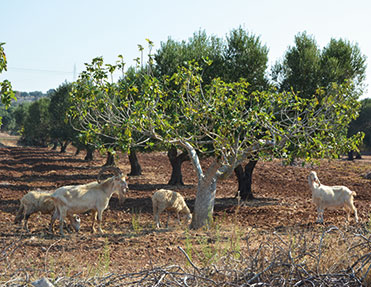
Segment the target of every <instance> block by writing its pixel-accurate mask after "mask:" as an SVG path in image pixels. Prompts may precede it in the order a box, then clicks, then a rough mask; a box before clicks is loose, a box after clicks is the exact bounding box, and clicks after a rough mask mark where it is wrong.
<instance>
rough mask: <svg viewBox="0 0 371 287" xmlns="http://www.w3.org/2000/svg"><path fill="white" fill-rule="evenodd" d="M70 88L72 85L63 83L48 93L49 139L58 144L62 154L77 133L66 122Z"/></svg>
mask: <svg viewBox="0 0 371 287" xmlns="http://www.w3.org/2000/svg"><path fill="white" fill-rule="evenodd" d="M71 88H72V84H70V83H63V84H62V85H60V86H59V87H58V88H57V89H56V90H54V91H53V92H51V93H50V104H49V114H50V138H51V141H57V142H58V143H59V144H60V146H61V152H62V153H63V152H65V151H66V148H67V145H68V144H69V143H71V142H72V141H73V140H74V139H75V138H76V137H77V132H76V131H75V130H74V129H73V128H72V126H71V124H70V122H69V121H68V120H67V111H68V110H69V107H70V102H69V94H70V92H71Z"/></svg>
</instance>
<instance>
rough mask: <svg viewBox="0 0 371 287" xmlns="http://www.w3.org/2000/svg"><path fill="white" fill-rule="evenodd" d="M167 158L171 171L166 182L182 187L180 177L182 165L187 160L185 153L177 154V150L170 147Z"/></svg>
mask: <svg viewBox="0 0 371 287" xmlns="http://www.w3.org/2000/svg"><path fill="white" fill-rule="evenodd" d="M167 156H168V158H169V161H170V164H171V167H172V171H171V177H170V180H169V182H168V184H169V185H184V183H183V176H182V164H183V162H185V161H186V160H189V156H188V153H187V152H182V153H181V154H178V150H177V148H176V147H175V146H172V147H171V148H170V149H169V150H168V152H167Z"/></svg>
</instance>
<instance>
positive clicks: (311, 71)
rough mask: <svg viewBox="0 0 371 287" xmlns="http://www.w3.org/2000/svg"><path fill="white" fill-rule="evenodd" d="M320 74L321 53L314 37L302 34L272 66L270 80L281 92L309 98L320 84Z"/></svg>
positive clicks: (297, 36)
mask: <svg viewBox="0 0 371 287" xmlns="http://www.w3.org/2000/svg"><path fill="white" fill-rule="evenodd" d="M320 73H321V51H320V50H319V48H318V46H317V42H316V40H315V39H314V37H312V36H310V35H308V34H307V33H306V32H303V33H299V34H298V35H296V36H295V45H294V46H292V47H289V48H288V50H287V51H286V53H285V55H284V57H283V60H281V61H277V63H276V64H275V65H274V66H273V68H272V79H273V81H274V82H275V84H276V85H277V86H278V88H279V90H280V91H281V92H282V91H291V89H293V90H294V91H295V92H299V93H300V94H299V95H300V96H301V97H304V98H311V97H312V96H313V95H314V94H315V92H316V90H317V88H319V87H320V86H321V84H322V82H321V74H320Z"/></svg>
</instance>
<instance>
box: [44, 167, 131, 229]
mask: <svg viewBox="0 0 371 287" xmlns="http://www.w3.org/2000/svg"><path fill="white" fill-rule="evenodd" d="M107 170H111V171H114V172H115V173H116V175H115V176H113V177H110V178H108V179H106V180H104V181H102V182H101V181H100V177H101V175H102V174H103V172H104V171H107ZM127 190H128V185H127V183H126V181H125V177H124V176H123V174H122V173H121V171H120V170H119V169H118V168H116V167H106V168H103V169H102V170H101V171H100V172H99V174H98V180H97V182H96V181H95V182H91V183H88V184H82V185H69V186H63V187H60V188H58V189H57V190H56V191H55V192H54V193H53V194H52V195H51V197H50V198H51V199H53V200H54V204H55V207H56V213H58V214H59V222H60V233H61V235H62V236H63V235H64V233H63V228H62V224H61V222H63V220H64V218H65V217H66V216H71V215H73V214H78V213H84V212H86V211H92V220H93V223H92V232H93V233H94V232H95V231H96V230H95V228H94V224H95V221H96V219H97V216H98V230H99V232H100V233H103V230H102V228H101V224H102V213H103V211H104V210H105V209H106V208H107V206H108V203H109V200H110V199H111V196H112V194H113V193H117V194H118V195H119V198H120V201H121V199H123V198H124V197H125V192H126V191H127ZM54 221H55V217H54V216H53V218H52V221H51V222H50V224H51V226H53V224H54Z"/></svg>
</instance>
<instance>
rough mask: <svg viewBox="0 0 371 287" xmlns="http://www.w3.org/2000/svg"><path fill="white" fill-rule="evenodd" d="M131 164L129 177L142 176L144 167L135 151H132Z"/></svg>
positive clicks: (130, 154) (130, 155)
mask: <svg viewBox="0 0 371 287" xmlns="http://www.w3.org/2000/svg"><path fill="white" fill-rule="evenodd" d="M129 162H130V167H131V170H130V173H129V175H130V176H134V175H141V174H142V167H141V166H140V164H139V161H138V157H137V154H136V152H135V150H134V149H130V153H129Z"/></svg>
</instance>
